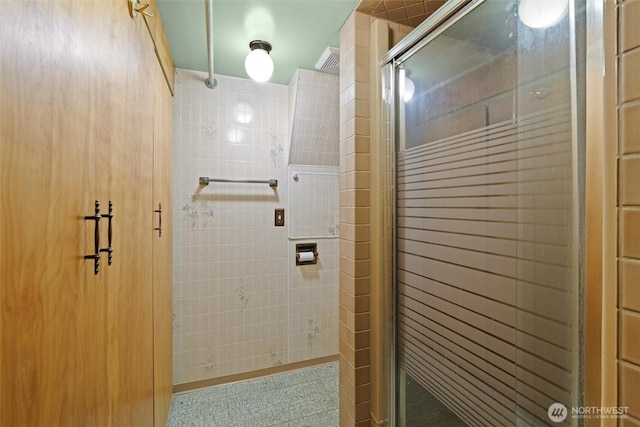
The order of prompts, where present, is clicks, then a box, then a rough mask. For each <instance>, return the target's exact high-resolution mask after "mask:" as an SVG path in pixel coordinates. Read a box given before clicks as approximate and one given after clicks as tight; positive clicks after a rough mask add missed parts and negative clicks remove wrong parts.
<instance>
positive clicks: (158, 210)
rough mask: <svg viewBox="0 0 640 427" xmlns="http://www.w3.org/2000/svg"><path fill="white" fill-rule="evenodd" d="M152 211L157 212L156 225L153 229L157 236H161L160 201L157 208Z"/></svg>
mask: <svg viewBox="0 0 640 427" xmlns="http://www.w3.org/2000/svg"><path fill="white" fill-rule="evenodd" d="M154 212H157V213H158V226H157V227H156V228H154V230H155V231H157V232H158V237H162V203H158V209H156V210H155V211H154Z"/></svg>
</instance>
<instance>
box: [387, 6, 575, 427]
mask: <svg viewBox="0 0 640 427" xmlns="http://www.w3.org/2000/svg"><path fill="white" fill-rule="evenodd" d="M526 3H527V2H526V0H521V1H519V2H518V1H515V0H513V1H507V0H501V1H497V0H494V1H492V0H487V1H484V2H482V1H475V2H470V3H469V4H468V5H467V6H465V7H464V8H463V9H461V10H460V11H459V12H458V13H457V14H456V16H454V17H453V18H451V19H450V20H449V21H447V22H446V23H444V24H442V25H440V26H439V27H437V28H435V29H434V30H433V31H432V32H430V33H428V34H426V35H425V37H424V38H423V39H422V41H420V42H418V43H416V45H415V46H414V47H413V48H411V49H410V50H408V51H407V52H406V53H404V54H403V55H402V56H400V57H398V58H396V59H395V62H394V67H395V80H396V82H397V84H396V96H395V99H396V105H395V111H396V138H395V139H396V206H397V208H396V283H395V286H396V290H395V292H396V316H395V319H396V324H395V327H396V331H395V332H396V396H397V400H396V409H397V410H396V413H397V417H396V421H397V424H398V425H401V426H437V427H442V426H458V425H477V426H487V425H491V426H500V425H504V426H512V425H531V426H538V425H571V424H574V423H575V422H576V421H575V420H573V419H572V417H571V409H570V408H571V407H572V406H577V404H578V395H579V394H578V393H577V390H578V380H577V379H578V377H579V375H578V372H579V369H578V365H579V362H578V360H579V359H578V356H579V340H578V338H577V337H578V322H577V320H576V319H578V308H579V292H578V289H579V288H578V282H579V274H578V273H579V272H578V264H579V263H578V261H577V260H578V258H579V256H580V255H579V247H580V242H579V238H578V236H579V235H580V233H579V230H580V227H581V221H580V219H579V218H578V212H579V209H578V206H579V197H578V195H579V193H580V182H579V181H580V179H579V173H578V171H579V168H578V167H577V164H578V162H579V159H580V156H581V154H580V149H579V146H580V144H579V142H578V140H579V137H580V135H578V134H577V132H576V131H574V129H577V128H578V126H577V123H576V122H577V120H578V118H579V117H580V116H581V112H580V110H579V109H578V108H577V102H576V92H577V91H576V84H577V83H576V82H579V81H580V78H579V76H578V75H577V74H578V67H577V66H576V63H577V60H576V58H577V57H578V56H579V54H578V53H577V52H576V51H575V50H576V43H575V37H574V35H573V33H572V31H575V28H576V22H577V21H576V19H575V18H574V17H575V16H577V15H578V14H579V11H575V10H574V8H573V6H571V7H569V6H570V5H569V2H568V1H567V2H566V8H563V9H562V10H560V11H559V12H558V17H556V18H555V20H554V21H553V22H552V23H551V24H545V25H546V26H542V27H540V26H536V25H537V24H533V23H532V22H531V21H530V20H528V19H527V18H528V17H527V16H525V15H526V13H527V10H526V6H527V5H526ZM558 3H560V4H562V1H559V2H558ZM578 3H579V2H578Z"/></svg>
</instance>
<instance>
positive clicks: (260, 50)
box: [244, 40, 273, 83]
mask: <svg viewBox="0 0 640 427" xmlns="http://www.w3.org/2000/svg"><path fill="white" fill-rule="evenodd" d="M249 47H250V48H251V52H249V54H248V55H247V57H246V58H245V60H244V69H245V70H246V71H247V74H248V75H249V77H251V78H252V79H253V80H255V81H257V82H260V83H262V82H266V81H267V80H269V79H270V78H271V74H273V60H272V59H271V56H269V52H271V44H270V43H269V42H265V41H262V40H254V41H252V42H251V43H249Z"/></svg>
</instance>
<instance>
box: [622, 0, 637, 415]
mask: <svg viewBox="0 0 640 427" xmlns="http://www.w3.org/2000/svg"><path fill="white" fill-rule="evenodd" d="M618 14H619V15H618V22H619V25H620V28H619V34H620V39H619V41H620V43H619V46H618V70H619V96H618V103H619V104H618V111H619V126H620V129H619V146H618V173H619V175H618V214H619V219H618V221H619V222H618V227H619V228H618V241H619V247H618V266H619V279H618V286H619V299H618V316H619V318H618V319H619V320H618V325H619V335H618V351H619V353H618V390H619V395H618V405H619V406H622V407H628V414H627V415H628V418H627V419H624V420H623V421H622V424H619V425H624V426H627V425H628V426H633V425H640V338H639V337H640V187H639V186H638V182H640V83H639V82H638V72H639V71H640V27H638V20H639V19H640V0H625V1H623V2H620V3H619V6H618Z"/></svg>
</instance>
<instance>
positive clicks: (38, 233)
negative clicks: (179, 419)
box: [0, 1, 155, 426]
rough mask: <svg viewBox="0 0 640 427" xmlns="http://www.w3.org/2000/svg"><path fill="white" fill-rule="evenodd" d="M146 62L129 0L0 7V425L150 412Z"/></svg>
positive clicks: (121, 422) (147, 47)
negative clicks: (96, 213) (98, 211)
mask: <svg viewBox="0 0 640 427" xmlns="http://www.w3.org/2000/svg"><path fill="white" fill-rule="evenodd" d="M154 61H155V58H154V57H153V48H152V45H151V43H150V42H149V37H148V34H147V30H146V28H145V25H144V22H143V21H142V20H138V21H134V20H131V19H130V18H129V17H128V13H127V9H126V3H123V4H120V3H116V2H39V3H29V2H22V1H5V2H0V87H2V91H1V93H0V136H1V141H0V142H1V144H0V176H1V178H2V179H1V181H2V182H1V183H0V188H1V193H0V202H1V210H0V212H1V213H0V319H1V320H0V322H1V323H0V332H1V334H0V335H1V336H0V365H1V366H0V425H2V426H5V425H6V426H57V425H60V426H75V425H82V426H144V425H150V424H151V423H152V419H153V364H152V352H153V343H152V331H153V326H152V305H151V301H152V277H151V249H150V242H151V234H150V230H149V224H150V222H151V220H152V217H151V214H150V213H149V210H148V207H149V206H150V205H151V203H152V198H151V190H152V184H153V182H152V171H153V168H152V162H153V155H152V153H153V151H152V150H153V146H152V143H153V110H154V106H153V102H154V98H153V94H152V91H153V80H152V77H151V78H145V74H146V73H148V70H149V69H151V66H152V65H153V62H154ZM95 200H100V202H101V205H102V206H101V208H102V212H103V213H106V211H107V209H108V201H109V200H113V202H114V209H115V216H114V219H113V230H114V232H113V248H114V254H113V264H112V265H111V266H109V265H107V256H106V254H103V256H102V263H101V266H100V273H99V274H98V275H94V271H93V264H92V262H91V261H89V260H84V259H83V255H85V254H87V253H90V252H92V251H93V246H94V223H93V222H91V221H85V220H84V218H83V217H84V215H92V214H93V205H94V201H95ZM101 231H102V233H101V234H102V236H101V237H102V239H101V244H100V246H101V247H106V245H107V221H106V220H105V219H103V220H102V221H101Z"/></svg>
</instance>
